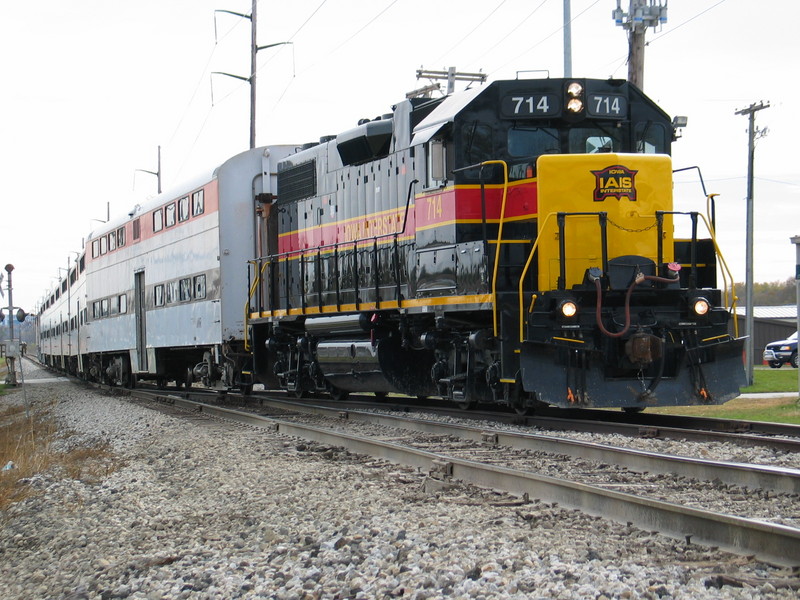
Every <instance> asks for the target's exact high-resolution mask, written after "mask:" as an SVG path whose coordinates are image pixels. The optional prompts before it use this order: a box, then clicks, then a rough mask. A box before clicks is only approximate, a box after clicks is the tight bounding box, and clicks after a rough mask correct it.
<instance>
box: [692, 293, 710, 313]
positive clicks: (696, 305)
mask: <svg viewBox="0 0 800 600" xmlns="http://www.w3.org/2000/svg"><path fill="white" fill-rule="evenodd" d="M710 308H711V305H710V304H709V303H708V300H706V299H705V298H695V299H694V300H692V310H693V311H694V314H696V315H697V316H699V317H703V316H705V315H706V314H708V311H709V310H710Z"/></svg>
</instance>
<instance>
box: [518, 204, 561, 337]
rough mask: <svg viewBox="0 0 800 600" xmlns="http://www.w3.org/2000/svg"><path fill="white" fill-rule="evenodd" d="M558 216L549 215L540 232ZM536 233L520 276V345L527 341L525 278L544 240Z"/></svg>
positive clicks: (539, 229) (539, 227)
mask: <svg viewBox="0 0 800 600" xmlns="http://www.w3.org/2000/svg"><path fill="white" fill-rule="evenodd" d="M555 215H558V213H554V212H551V213H549V214H548V215H547V216H546V217H545V219H544V222H543V223H542V224H541V225H540V226H538V227H537V229H538V231H544V228H545V225H547V222H548V221H549V220H550V218H551V217H553V216H555ZM538 231H537V233H536V240H535V241H534V242H533V248H531V252H530V254H529V255H528V260H526V261H525V266H524V267H523V268H522V273H521V274H520V276H519V341H520V343H522V342H524V341H525V319H524V318H523V315H524V312H525V306H524V304H523V296H524V294H525V290H524V289H523V288H524V286H525V278H526V277H527V275H528V269H529V268H530V266H531V263H532V262H533V257H534V255H535V254H536V250H537V249H538V248H539V240H540V239H542V236H540V235H539V233H538Z"/></svg>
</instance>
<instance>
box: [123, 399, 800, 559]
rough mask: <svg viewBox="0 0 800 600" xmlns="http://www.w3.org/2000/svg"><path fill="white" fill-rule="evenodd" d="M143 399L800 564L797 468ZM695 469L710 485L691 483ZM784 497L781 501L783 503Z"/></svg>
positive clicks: (336, 414)
mask: <svg viewBox="0 0 800 600" xmlns="http://www.w3.org/2000/svg"><path fill="white" fill-rule="evenodd" d="M134 395H135V396H138V397H143V398H148V399H157V400H159V401H161V402H166V403H169V404H171V405H172V406H174V407H177V408H182V409H184V410H186V411H189V412H190V413H191V414H194V415H198V414H202V415H206V416H208V417H214V418H221V419H225V420H228V421H235V422H238V423H245V424H248V425H252V426H257V427H265V428H267V429H269V430H271V431H277V432H279V433H281V434H283V435H289V436H294V437H299V438H303V439H306V440H310V441H314V442H318V443H322V444H328V445H331V446H337V447H344V448H346V449H348V450H349V451H352V452H356V453H360V454H366V455H370V456H374V457H379V458H382V459H385V460H388V461H391V462H395V463H400V464H404V465H409V466H413V467H417V468H419V469H422V470H423V471H425V472H427V473H429V482H430V484H431V485H433V486H434V487H435V486H437V485H442V486H445V485H447V484H448V482H449V481H451V480H459V481H462V482H465V483H471V484H474V485H476V486H479V487H485V488H492V489H497V490H502V491H505V492H508V493H511V494H514V495H518V496H521V497H522V498H524V499H532V498H536V499H539V500H541V501H544V502H551V503H558V504H559V505H561V506H564V507H567V508H574V509H579V510H581V511H583V512H586V513H587V514H591V515H595V516H601V517H604V518H608V519H611V520H615V521H618V522H623V523H632V524H634V525H636V526H637V527H639V528H641V529H644V530H652V531H658V532H660V533H662V534H664V535H667V536H671V537H674V538H678V539H681V540H686V541H687V542H689V541H691V542H693V543H700V544H705V545H709V546H718V547H720V548H722V549H725V550H728V551H731V552H734V553H738V554H744V555H755V556H757V557H758V558H759V559H762V560H766V561H769V562H772V563H775V564H779V565H786V566H798V565H800V528H798V527H800V513H797V506H798V503H797V498H796V496H794V495H789V494H796V493H797V491H798V481H799V480H800V473H798V472H797V470H791V469H777V468H768V467H758V466H755V465H730V464H728V465H725V464H722V465H720V464H715V463H714V462H713V461H699V460H696V459H679V458H677V457H667V456H663V455H656V454H654V453H647V452H641V451H630V450H625V449H618V448H617V449H613V448H609V447H601V446H600V445H598V444H589V445H587V444H582V443H579V442H575V441H574V440H571V441H567V440H558V439H556V440H554V439H553V438H549V439H544V440H543V439H538V438H541V437H542V436H533V435H520V434H512V433H510V432H502V431H499V430H496V429H492V430H489V431H487V430H485V429H483V430H482V429H480V428H474V427H466V426H462V425H448V426H447V427H444V426H443V424H442V423H439V422H431V421H425V420H422V419H409V418H408V417H407V416H404V417H399V416H398V417H392V418H389V417H387V416H386V415H376V414H370V413H364V412H360V411H346V410H340V409H337V408H330V407H314V406H310V405H308V404H305V403H304V404H298V403H294V402H289V401H286V400H263V401H262V402H263V405H262V406H261V407H259V409H258V412H261V413H263V412H264V411H265V410H267V409H268V410H269V413H268V415H264V414H257V413H256V412H254V411H253V409H252V408H249V409H233V408H226V407H222V406H218V405H212V404H208V403H202V402H196V401H192V400H188V399H186V398H183V397H180V396H178V395H171V394H165V393H151V392H143V391H135V392H134ZM322 425H324V426H322ZM548 456H549V457H548ZM592 463H594V465H596V464H597V463H602V464H606V463H613V464H614V465H615V466H614V468H613V469H603V471H605V475H603V474H602V473H598V472H597V471H598V469H597V468H596V466H593V464H592ZM558 465H560V468H559V467H558ZM620 465H624V466H625V469H622V468H621V467H620ZM606 466H608V465H606ZM678 471H681V472H682V473H683V475H682V476H681V479H680V480H676V478H675V476H673V475H672V474H674V473H675V472H678ZM643 473H649V475H647V476H644V475H643ZM609 474H610V475H609ZM689 477H692V478H694V479H693V481H699V483H691V484H690V483H689V482H690V481H691V480H689V479H687V478H689ZM723 477H724V478H725V479H723ZM709 482H711V483H709ZM741 486H748V487H750V488H752V489H751V491H748V490H746V489H745V487H741ZM703 489H705V490H706V491H708V490H709V489H711V491H713V492H719V496H720V497H721V498H722V500H721V502H722V503H724V505H725V507H726V511H725V513H726V514H723V513H722V512H721V511H720V510H716V509H708V508H703V507H702V506H700V505H702V504H703V502H702V501H701V502H698V501H696V500H693V499H692V496H693V495H694V494H696V493H699V492H698V490H703ZM622 490H624V491H622ZM775 490H777V491H775ZM674 494H677V496H676V495H674ZM662 496H663V497H662ZM776 498H779V499H780V501H779V502H777V503H775V499H776ZM770 499H771V503H767V500H770ZM693 504H696V505H697V506H693ZM736 505H739V506H741V509H740V511H739V512H740V513H741V514H739V515H733V514H727V513H728V512H731V510H729V509H732V508H733V507H734V506H736ZM776 506H778V507H780V508H778V509H776V508H775V507H776ZM792 507H794V508H792ZM754 508H757V509H759V510H760V511H761V515H760V517H759V518H753V517H752V516H751V515H750V513H751V512H752V510H753V509H754ZM776 512H785V514H784V516H783V520H784V523H780V522H774V521H773V522H770V521H768V520H767V518H766V517H767V516H773V517H774V516H775V514H774V513H776Z"/></svg>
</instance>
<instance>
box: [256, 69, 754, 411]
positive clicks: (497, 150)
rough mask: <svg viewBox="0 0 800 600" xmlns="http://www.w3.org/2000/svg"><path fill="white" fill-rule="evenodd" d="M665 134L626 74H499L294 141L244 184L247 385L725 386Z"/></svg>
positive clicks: (710, 286) (703, 256)
mask: <svg viewBox="0 0 800 600" xmlns="http://www.w3.org/2000/svg"><path fill="white" fill-rule="evenodd" d="M675 133H676V131H675V126H674V125H673V122H672V121H671V119H670V118H669V116H668V115H667V114H666V113H665V112H664V111H663V110H661V109H660V108H659V107H658V106H657V105H656V104H655V103H654V102H653V101H652V100H650V99H649V98H648V97H647V96H645V95H644V94H643V93H642V91H640V90H639V89H637V88H636V87H635V86H634V85H632V84H630V83H628V82H626V81H623V80H613V79H612V80H595V79H551V78H547V79H516V80H507V81H495V82H492V83H490V84H488V85H484V86H481V87H477V88H474V89H468V90H466V91H463V92H459V93H453V94H450V95H448V96H446V97H443V98H436V99H431V98H417V97H411V98H407V99H405V100H403V101H401V102H399V103H398V104H396V105H394V106H393V107H392V109H391V112H389V113H388V114H384V115H381V116H378V117H376V118H373V119H365V120H362V121H361V122H359V124H358V126H357V127H355V128H354V129H351V130H349V131H345V132H343V133H341V134H339V135H336V136H329V137H324V138H321V139H320V141H319V143H314V144H308V145H306V146H303V147H301V148H298V149H297V151H296V152H293V153H290V154H289V155H288V156H285V157H283V158H282V159H281V160H279V161H276V162H277V185H276V187H275V193H261V194H257V195H256V196H255V203H256V214H257V218H256V221H257V225H256V232H257V233H256V235H257V241H256V245H257V257H255V258H253V259H252V260H250V261H249V278H248V279H249V280H248V287H249V292H248V299H247V301H246V313H247V314H246V332H245V335H246V339H245V346H246V348H247V349H249V351H250V352H252V359H253V361H252V370H251V371H250V372H245V373H243V378H244V380H245V385H249V384H250V383H256V382H260V383H263V384H264V385H265V386H266V387H267V388H272V389H284V390H287V391H288V392H290V393H292V394H295V395H297V396H301V395H303V394H304V393H307V392H317V393H319V392H326V393H329V394H331V395H332V396H333V397H334V398H342V397H345V396H346V395H347V394H348V393H350V392H372V393H374V394H376V395H377V396H384V395H386V394H389V393H400V394H404V395H411V396H419V397H436V398H443V399H446V400H450V401H453V402H455V403H457V404H458V405H460V406H462V407H471V406H474V405H475V404H477V403H482V402H486V403H501V404H506V405H509V406H511V407H513V408H515V409H516V410H518V411H520V412H524V411H527V410H529V409H531V408H533V407H535V406H536V405H538V404H540V403H545V404H550V405H556V406H560V407H621V408H623V409H625V410H630V411H637V410H641V409H643V408H645V407H649V406H665V405H687V404H702V403H708V404H714V403H722V402H725V401H727V400H729V399H731V398H733V397H735V396H737V395H738V394H739V387H740V386H741V385H744V381H745V375H744V368H743V363H742V350H743V340H742V339H741V338H737V337H736V335H735V334H731V333H729V321H730V320H731V303H732V301H733V297H732V294H731V293H730V292H729V291H728V290H727V289H720V287H719V286H718V285H717V268H718V266H724V261H722V260H721V256H720V255H719V252H718V248H717V246H716V243H715V241H714V239H713V226H711V225H709V223H708V221H707V220H706V218H705V216H704V215H702V214H700V213H698V212H678V211H675V210H674V206H673V167H672V164H671V158H670V148H671V144H672V142H673V141H674V139H675V137H676V136H675ZM678 230H682V231H686V232H688V233H687V234H685V235H682V236H679V235H678V234H677V233H676V231H678ZM723 288H724V286H723Z"/></svg>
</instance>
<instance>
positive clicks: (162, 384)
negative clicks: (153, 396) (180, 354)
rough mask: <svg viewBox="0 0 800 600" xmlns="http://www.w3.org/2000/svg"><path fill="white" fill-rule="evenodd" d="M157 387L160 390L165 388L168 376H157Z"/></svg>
mask: <svg viewBox="0 0 800 600" xmlns="http://www.w3.org/2000/svg"><path fill="white" fill-rule="evenodd" d="M156 387H157V388H158V389H160V390H164V389H166V388H167V378H166V377H162V376H158V377H156Z"/></svg>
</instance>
